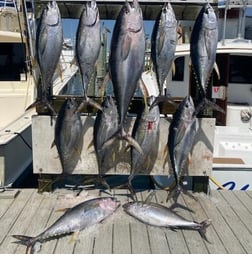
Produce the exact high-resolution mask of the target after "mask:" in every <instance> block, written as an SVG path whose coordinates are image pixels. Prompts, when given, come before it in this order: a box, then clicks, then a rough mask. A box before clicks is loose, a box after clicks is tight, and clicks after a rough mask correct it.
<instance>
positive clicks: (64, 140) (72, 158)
mask: <svg viewBox="0 0 252 254" xmlns="http://www.w3.org/2000/svg"><path fill="white" fill-rule="evenodd" d="M77 108H78V104H77V102H76V101H75V100H74V99H73V98H68V99H66V100H65V101H64V103H63V105H62V107H61V109H60V111H59V114H58V117H57V119H56V124H55V140H54V143H55V145H56V147H57V150H58V153H59V157H60V162H61V165H62V168H63V173H71V172H72V171H73V170H74V168H75V166H76V165H77V163H78V161H79V160H80V155H81V151H82V146H83V128H82V122H81V117H80V114H79V112H78V111H77Z"/></svg>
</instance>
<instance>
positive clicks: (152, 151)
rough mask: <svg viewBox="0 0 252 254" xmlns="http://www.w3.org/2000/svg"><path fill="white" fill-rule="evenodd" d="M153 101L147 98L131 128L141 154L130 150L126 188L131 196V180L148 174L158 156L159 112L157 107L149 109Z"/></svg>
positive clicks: (151, 98)
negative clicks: (146, 103) (129, 168)
mask: <svg viewBox="0 0 252 254" xmlns="http://www.w3.org/2000/svg"><path fill="white" fill-rule="evenodd" d="M154 100H155V97H154V96H151V97H149V98H148V105H145V107H144V110H143V112H141V114H140V115H138V117H137V119H136V121H135V124H134V127H133V137H134V139H135V140H136V141H137V142H138V144H139V145H140V146H141V148H142V151H143V154H141V153H139V152H138V151H137V150H136V149H135V148H134V147H132V148H131V172H130V176H129V178H128V187H129V190H130V192H131V194H132V196H134V194H135V193H134V189H133V186H132V183H131V182H132V180H133V178H134V177H135V175H137V174H139V173H145V174H150V172H151V171H152V169H153V167H154V164H155V161H156V158H157V154H158V146H159V134H160V129H159V126H160V112H159V107H158V105H156V106H154V107H152V109H150V105H152V103H153V101H154Z"/></svg>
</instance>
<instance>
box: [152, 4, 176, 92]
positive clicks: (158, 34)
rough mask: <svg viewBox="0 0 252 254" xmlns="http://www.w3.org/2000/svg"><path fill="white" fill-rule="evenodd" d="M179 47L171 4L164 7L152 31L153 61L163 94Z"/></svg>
mask: <svg viewBox="0 0 252 254" xmlns="http://www.w3.org/2000/svg"><path fill="white" fill-rule="evenodd" d="M176 45H177V20H176V17H175V13H174V11H173V9H172V6H171V4H170V3H165V4H164V6H163V7H162V9H161V11H160V13H159V15H158V17H157V19H156V22H155V25H154V27H153V31H152V37H151V59H152V61H153V67H154V71H155V73H156V78H157V82H158V86H159V92H160V94H163V86H164V82H165V80H166V78H167V75H168V73H169V71H170V69H171V66H172V64H173V61H174V58H175V51H176Z"/></svg>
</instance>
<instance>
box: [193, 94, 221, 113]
mask: <svg viewBox="0 0 252 254" xmlns="http://www.w3.org/2000/svg"><path fill="white" fill-rule="evenodd" d="M206 107H210V108H212V109H213V110H216V111H219V112H221V113H222V114H225V111H224V110H223V109H222V108H221V107H220V106H218V105H217V104H216V103H214V102H212V101H210V100H208V99H207V98H203V99H202V101H201V102H200V103H199V105H198V106H197V108H196V109H195V115H198V113H200V112H201V111H202V110H204V109H205V108H206Z"/></svg>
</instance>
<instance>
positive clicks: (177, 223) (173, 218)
mask: <svg viewBox="0 0 252 254" xmlns="http://www.w3.org/2000/svg"><path fill="white" fill-rule="evenodd" d="M123 208H124V211H125V212H126V213H128V214H129V215H131V216H133V217H134V218H136V219H138V220H139V221H141V222H143V223H145V224H148V225H151V226H156V227H168V228H170V229H179V228H180V229H191V230H198V231H199V233H200V235H201V236H202V237H203V238H204V239H205V240H207V239H206V236H205V234H206V228H207V227H208V226H209V223H208V221H207V220H205V221H203V222H200V223H198V222H195V221H189V220H186V219H184V218H183V217H181V216H179V215H177V214H176V213H175V212H172V211H171V210H170V209H169V208H167V207H165V206H163V205H160V204H157V203H145V202H142V201H139V202H129V203H127V204H124V205H123Z"/></svg>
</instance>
